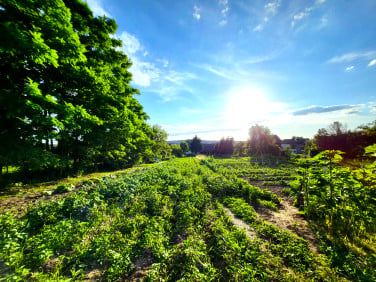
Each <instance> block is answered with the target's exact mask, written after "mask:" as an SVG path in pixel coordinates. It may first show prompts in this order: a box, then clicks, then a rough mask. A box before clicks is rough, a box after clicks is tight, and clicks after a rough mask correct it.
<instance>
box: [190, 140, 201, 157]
mask: <svg viewBox="0 0 376 282" xmlns="http://www.w3.org/2000/svg"><path fill="white" fill-rule="evenodd" d="M202 149H203V146H202V143H201V139H200V138H198V137H197V136H195V137H193V139H192V141H191V142H190V150H191V152H192V153H195V154H197V153H200V152H201V151H202Z"/></svg>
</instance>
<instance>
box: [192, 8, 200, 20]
mask: <svg viewBox="0 0 376 282" xmlns="http://www.w3.org/2000/svg"><path fill="white" fill-rule="evenodd" d="M200 11H201V9H200V8H199V7H198V6H197V5H194V6H193V14H192V16H193V17H194V18H195V19H196V20H200V19H201V14H200Z"/></svg>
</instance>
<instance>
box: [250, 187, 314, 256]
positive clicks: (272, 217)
mask: <svg viewBox="0 0 376 282" xmlns="http://www.w3.org/2000/svg"><path fill="white" fill-rule="evenodd" d="M251 184H252V185H255V186H258V187H261V188H266V189H268V190H269V191H271V192H273V193H274V194H276V195H277V196H278V197H279V198H281V199H282V201H281V206H280V207H279V212H275V211H272V210H269V209H266V208H264V207H260V208H258V209H256V212H257V214H258V216H259V217H260V218H262V219H263V220H265V221H266V222H269V223H271V224H273V225H275V226H277V227H279V228H281V229H283V230H288V231H290V232H292V233H294V234H296V235H298V236H299V237H302V238H304V239H306V240H307V241H308V244H309V247H310V249H311V250H312V252H313V253H315V254H318V253H319V249H318V240H317V239H316V237H315V235H314V233H313V231H312V229H311V228H310V227H309V224H308V222H307V221H306V220H305V218H304V216H303V215H302V214H301V213H299V210H298V208H296V207H294V206H293V199H292V198H290V197H287V196H285V195H284V194H283V193H282V189H283V188H284V187H282V186H265V187H263V186H261V185H260V183H253V182H252V183H251ZM256 184H258V185H256Z"/></svg>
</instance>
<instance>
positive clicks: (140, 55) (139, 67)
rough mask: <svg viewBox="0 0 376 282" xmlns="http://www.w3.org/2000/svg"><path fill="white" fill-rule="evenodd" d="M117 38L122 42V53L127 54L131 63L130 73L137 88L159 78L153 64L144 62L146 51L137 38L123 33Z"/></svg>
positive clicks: (158, 71)
mask: <svg viewBox="0 0 376 282" xmlns="http://www.w3.org/2000/svg"><path fill="white" fill-rule="evenodd" d="M119 38H120V39H121V40H122V42H123V47H122V48H121V49H122V51H123V52H124V53H125V54H127V55H128V57H129V58H130V59H131V61H132V66H131V68H130V71H131V73H132V78H133V82H134V83H135V84H136V85H139V86H144V87H147V86H150V85H151V83H152V81H153V80H156V79H158V78H159V76H160V70H159V68H158V67H156V66H155V64H153V63H151V62H146V61H145V60H144V57H145V56H144V54H147V51H146V50H145V49H144V47H143V46H142V45H141V43H140V41H139V40H138V39H137V37H135V36H134V35H132V34H129V33H128V32H126V31H123V32H122V33H120V35H119ZM145 52H146V53H145Z"/></svg>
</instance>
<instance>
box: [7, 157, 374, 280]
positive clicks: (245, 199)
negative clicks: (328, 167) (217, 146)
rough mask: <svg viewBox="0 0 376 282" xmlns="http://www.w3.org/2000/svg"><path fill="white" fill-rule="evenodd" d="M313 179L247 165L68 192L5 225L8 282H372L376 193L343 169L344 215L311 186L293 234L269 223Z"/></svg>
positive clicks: (149, 175) (172, 172)
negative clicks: (80, 281) (350, 186)
mask: <svg viewBox="0 0 376 282" xmlns="http://www.w3.org/2000/svg"><path fill="white" fill-rule="evenodd" d="M304 169H305V170H306V171H308V170H309V169H308V168H306V167H304V166H303V167H299V166H297V165H294V164H287V163H283V164H281V163H279V161H275V160H271V161H269V162H267V163H265V164H264V165H260V164H259V163H256V162H252V159H250V158H238V159H235V158H232V159H213V158H206V159H202V160H199V159H197V158H183V159H175V160H171V161H168V162H163V163H160V164H155V165H152V166H148V167H144V168H141V169H138V170H135V171H131V172H128V173H126V172H124V173H123V174H118V175H117V176H111V175H109V176H107V177H101V178H97V179H93V180H85V181H83V182H79V183H76V184H75V186H73V185H70V186H69V185H68V184H66V185H65V188H66V190H64V189H63V188H62V186H61V187H60V188H57V189H55V192H54V193H53V194H56V195H57V194H58V193H62V194H59V195H60V196H61V197H60V198H51V199H50V200H43V199H44V198H46V197H47V198H46V199H49V198H48V196H45V197H41V198H40V199H39V201H38V204H36V205H31V206H30V207H29V208H28V209H27V211H26V212H24V213H21V214H20V215H19V216H18V217H16V216H14V215H13V214H11V213H5V214H3V215H2V216H1V217H0V274H1V277H2V279H3V280H11V281H25V280H35V281H48V280H50V281H68V280H75V281H76V280H85V279H89V280H90V279H92V280H104V281H124V280H125V281H137V279H144V281H252V280H256V281H257V280H260V281H278V280H279V281H307V280H325V281H346V280H350V281H352V280H353V281H374V280H375V279H376V275H375V266H376V263H375V258H376V255H375V254H376V253H375V233H374V231H375V230H374V226H375V220H374V217H373V216H374V214H373V213H374V212H375V209H374V204H375V202H374V198H372V197H374V195H373V194H372V193H374V191H373V190H370V189H368V188H369V187H368V186H367V185H366V184H364V183H362V182H361V181H358V180H356V178H355V177H354V178H351V181H352V186H353V187H358V188H357V189H363V190H362V193H361V194H362V195H363V196H364V197H363V196H361V195H360V194H359V195H358V194H357V193H355V192H354V191H353V192H351V191H350V190H351V189H347V188H348V187H347V186H346V185H347V184H346V183H347V182H348V181H349V180H348V179H349V178H350V176H349V175H347V176H346V175H345V171H347V170H346V169H342V168H336V170H338V172H335V173H337V175H339V172H340V173H342V174H341V177H342V178H341V177H339V176H338V177H337V178H336V182H335V188H333V189H334V190H333V191H332V192H333V193H334V195H332V196H333V197H334V196H335V201H337V202H335V203H336V204H335V205H334V204H333V203H334V202H333V203H332V202H331V203H332V206H328V205H329V204H328V203H327V206H324V204H325V203H326V202H325V201H324V200H323V198H322V197H319V196H317V195H319V192H320V193H324V194H325V193H327V192H328V191H329V192H330V189H329V188H330V187H331V184H330V183H329V184H328V186H327V187H326V186H325V185H322V183H321V182H322V181H323V180H322V179H321V180H317V179H316V180H313V178H312V177H311V178H310V180H309V181H311V182H312V183H310V185H311V188H310V189H311V190H312V193H311V194H310V195H309V196H308V197H309V200H310V204H308V205H307V204H306V203H305V204H304V205H302V206H301V207H300V209H301V212H300V213H299V212H298V214H296V215H295V216H296V219H292V220H293V221H292V224H291V225H287V226H286V227H285V228H284V227H283V226H282V225H281V224H280V223H281V222H276V223H275V224H272V223H270V220H269V219H270V218H272V217H278V216H280V215H283V214H285V213H286V210H287V209H293V208H295V207H293V204H292V203H293V202H294V199H299V197H300V196H299V195H300V194H299V191H300V190H299V189H301V188H299V187H300V186H299V185H298V184H299V183H300V184H304V183H305V182H304V181H307V180H306V179H304V177H303V176H302V172H304ZM314 169H315V170H317V169H320V167H318V166H315V168H314ZM321 169H325V168H324V167H323V168H321ZM327 173H329V172H327ZM331 173H332V174H333V173H334V171H332V172H331ZM321 176H322V178H324V176H325V175H324V174H321ZM331 176H332V177H333V175H331ZM320 181H321V182H320ZM340 181H342V184H343V185H342V186H341V185H340V184H339V182H340ZM346 181H347V182H346ZM345 182H346V183H345ZM320 183H321V184H320ZM319 184H320V185H321V186H320V185H319ZM68 186H69V187H68ZM313 186H314V187H315V188H312V187H313ZM339 187H347V188H346V189H347V190H346V189H342V190H341V191H339V190H338V189H339ZM367 187H368V188H367ZM68 188H72V189H73V191H70V192H69V193H68V192H67V191H68V190H69V189H68ZM337 188H338V189H337ZM59 189H60V190H59ZM269 189H270V190H269ZM320 189H321V190H320ZM326 189H329V190H326ZM354 189H355V188H354ZM367 189H368V190H367ZM319 190H320V191H319ZM337 190H338V191H337ZM272 191H273V192H272ZM302 191H303V192H304V187H303V190H302ZM340 192H341V197H342V198H341V199H339V198H338V197H337V196H338V195H339V193H340ZM351 193H352V194H351ZM365 193H368V194H367V195H365ZM337 194H338V195H337ZM303 196H304V199H306V197H307V195H303ZM328 197H329V198H330V195H329V194H328ZM362 197H363V198H362ZM320 199H321V200H320ZM367 201H368V202H367ZM297 202H298V200H295V204H296V205H297V204H298V203H297ZM343 203H345V206H343V205H344V204H343ZM364 205H368V207H367V206H365V207H364ZM370 205H371V206H370ZM372 205H373V206H372ZM357 207H359V210H357ZM295 209H296V208H295ZM343 209H345V210H343ZM349 209H351V212H352V217H354V222H349V220H350V219H349V218H346V219H345V218H343V220H346V222H347V223H348V225H352V224H354V223H356V224H357V225H354V226H353V228H352V227H351V226H346V228H347V229H346V228H345V227H344V228H345V229H346V230H342V229H343V228H342V229H341V228H340V227H338V226H342V225H343V224H344V223H345V222H340V220H341V215H342V213H344V212H348V210H349ZM296 210H297V209H296ZM322 213H323V214H322ZM298 215H300V216H298ZM328 216H329V217H328ZM286 217H288V215H287V214H286ZM306 219H308V222H309V224H307V221H306ZM281 220H282V219H281ZM283 220H286V222H291V219H289V218H285V219H283ZM289 220H290V221H289ZM303 224H306V226H305V227H304V228H305V234H303V233H302V232H301V231H302V230H303V229H302V228H303ZM337 225H338V226H337ZM308 233H309V234H308ZM344 234H348V236H345V235H344ZM300 235H301V236H300ZM303 237H304V238H306V239H304V238H303Z"/></svg>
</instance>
